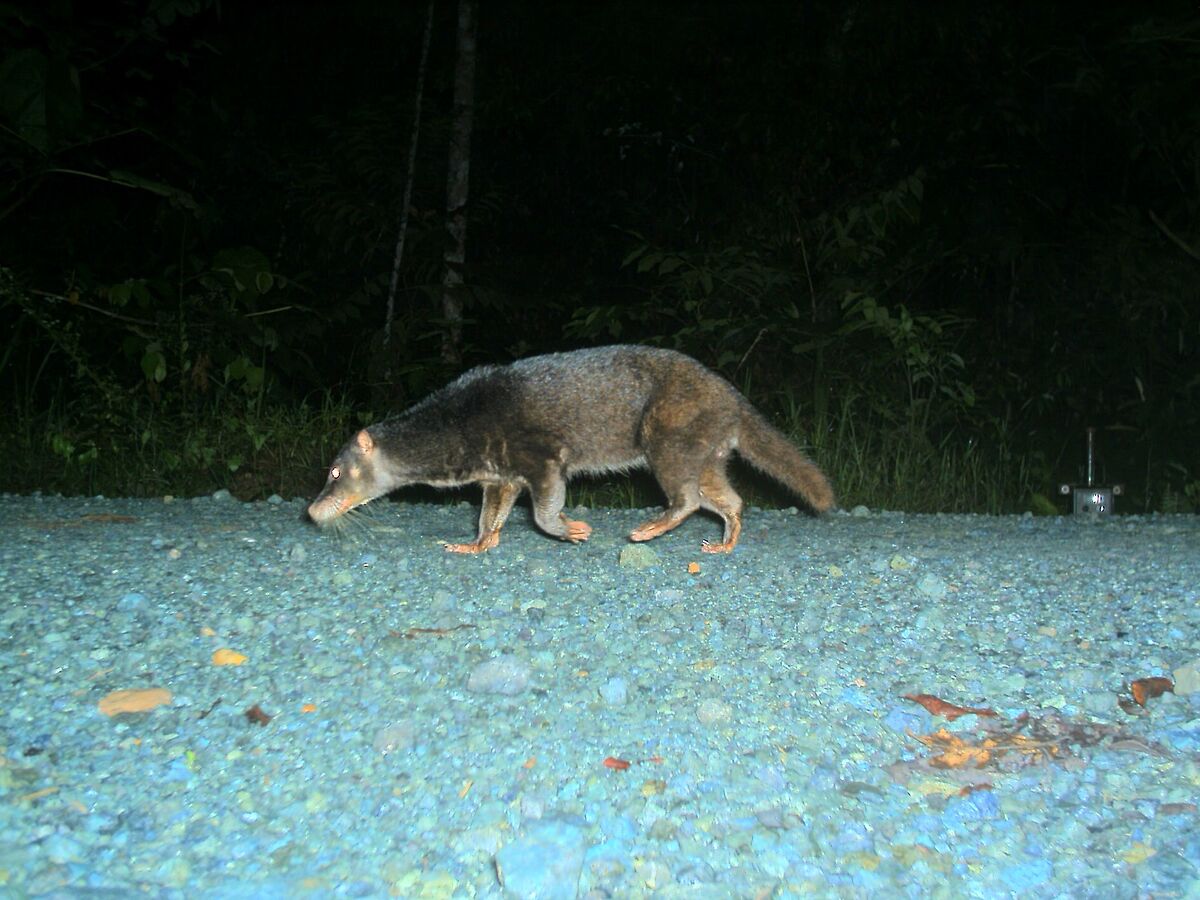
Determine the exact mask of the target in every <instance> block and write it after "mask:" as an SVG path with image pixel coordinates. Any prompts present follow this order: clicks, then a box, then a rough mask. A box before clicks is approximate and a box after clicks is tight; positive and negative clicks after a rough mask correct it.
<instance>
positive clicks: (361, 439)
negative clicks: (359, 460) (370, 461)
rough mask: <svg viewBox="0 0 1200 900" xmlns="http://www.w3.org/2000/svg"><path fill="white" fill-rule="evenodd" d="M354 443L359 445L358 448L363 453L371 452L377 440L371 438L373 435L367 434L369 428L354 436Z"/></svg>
mask: <svg viewBox="0 0 1200 900" xmlns="http://www.w3.org/2000/svg"><path fill="white" fill-rule="evenodd" d="M354 443H355V444H357V445H358V449H359V450H361V451H362V452H363V453H370V452H371V451H372V450H374V449H375V442H374V441H373V440H371V435H369V434H367V429H365V428H364V429H363V430H362V431H360V432H359V433H358V434H356V435H355V436H354Z"/></svg>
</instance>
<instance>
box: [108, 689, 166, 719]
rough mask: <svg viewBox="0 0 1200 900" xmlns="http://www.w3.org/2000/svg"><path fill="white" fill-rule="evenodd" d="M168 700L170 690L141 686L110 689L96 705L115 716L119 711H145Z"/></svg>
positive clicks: (109, 714)
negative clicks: (129, 688)
mask: <svg viewBox="0 0 1200 900" xmlns="http://www.w3.org/2000/svg"><path fill="white" fill-rule="evenodd" d="M170 702H171V692H170V691H168V690H167V689H166V688H143V689H141V690H128V691H112V692H111V693H109V694H106V695H105V696H104V697H102V698H101V699H100V702H99V703H97V704H96V707H97V708H98V709H99V710H100V712H102V713H104V714H105V715H106V716H117V715H120V714H121V713H135V712H146V711H147V710H151V709H154V708H155V707H156V706H163V705H164V704H167V703H170Z"/></svg>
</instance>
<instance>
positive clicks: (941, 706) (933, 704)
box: [904, 694, 996, 722]
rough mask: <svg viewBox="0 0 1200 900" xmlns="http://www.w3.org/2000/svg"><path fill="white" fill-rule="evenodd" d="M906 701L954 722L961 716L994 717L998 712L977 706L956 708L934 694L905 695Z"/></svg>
mask: <svg viewBox="0 0 1200 900" xmlns="http://www.w3.org/2000/svg"><path fill="white" fill-rule="evenodd" d="M904 699H905V700H912V701H913V702H914V703H920V704H921V705H922V706H923V707H925V708H926V709H927V710H929V712H930V714H932V715H935V716H941V717H942V718H944V719H949V720H950V721H951V722H953V721H954V720H955V719H957V718H958V717H959V716H965V715H967V714H968V713H971V714H973V715H976V716H994V715H996V711H995V710H993V709H983V708H980V707H976V706H955V705H954V704H953V703H947V702H946V701H945V700H943V699H941V698H940V697H935V696H934V695H933V694H905V695H904Z"/></svg>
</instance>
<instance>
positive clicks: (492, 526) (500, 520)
mask: <svg viewBox="0 0 1200 900" xmlns="http://www.w3.org/2000/svg"><path fill="white" fill-rule="evenodd" d="M520 495H521V486H520V485H519V484H517V483H516V482H515V481H503V482H500V483H498V484H491V483H489V484H485V485H484V486H483V509H481V510H480V511H479V536H478V537H477V538H475V540H474V541H473V542H472V543H470V544H448V543H444V544H443V545H442V546H444V547H445V548H446V551H447V552H448V553H483V552H484V551H485V550H490V549H492V548H493V547H495V546H496V545H497V544H499V543H500V529H501V528H503V527H504V522H505V520H506V519H507V518H508V514H509V513H510V512H512V508H513V504H514V503H516V502H517V497H519V496H520Z"/></svg>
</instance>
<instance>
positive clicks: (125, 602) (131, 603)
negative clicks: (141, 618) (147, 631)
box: [117, 592, 146, 610]
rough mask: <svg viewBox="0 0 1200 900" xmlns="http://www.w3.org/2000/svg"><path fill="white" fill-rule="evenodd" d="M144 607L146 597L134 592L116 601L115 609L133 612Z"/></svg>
mask: <svg viewBox="0 0 1200 900" xmlns="http://www.w3.org/2000/svg"><path fill="white" fill-rule="evenodd" d="M145 605H146V595H145V594H138V593H136V592H134V593H129V594H126V595H125V596H124V597H122V598H121V599H120V600H118V601H117V609H124V610H134V609H141V608H143V607H144V606H145Z"/></svg>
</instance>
